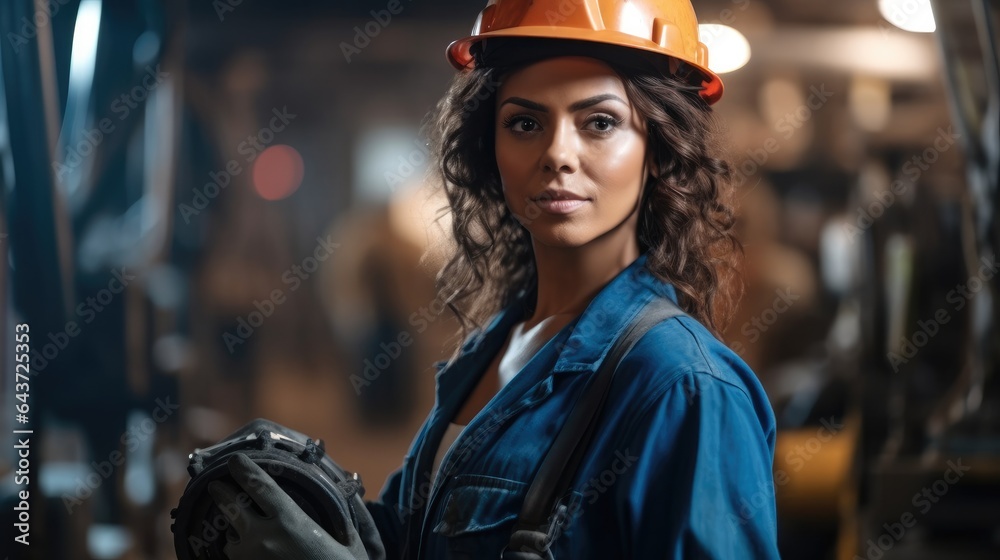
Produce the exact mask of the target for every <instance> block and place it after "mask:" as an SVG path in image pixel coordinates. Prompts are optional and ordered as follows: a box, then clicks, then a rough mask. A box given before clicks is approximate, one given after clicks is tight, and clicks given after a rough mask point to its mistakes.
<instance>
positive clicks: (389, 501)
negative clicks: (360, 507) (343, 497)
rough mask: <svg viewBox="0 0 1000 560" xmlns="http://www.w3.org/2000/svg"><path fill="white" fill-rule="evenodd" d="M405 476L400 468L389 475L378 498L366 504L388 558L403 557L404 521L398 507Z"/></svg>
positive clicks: (394, 559)
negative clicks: (400, 487) (400, 489)
mask: <svg viewBox="0 0 1000 560" xmlns="http://www.w3.org/2000/svg"><path fill="white" fill-rule="evenodd" d="M402 478H403V469H402V468H399V469H397V470H396V471H394V472H393V473H392V474H391V475H389V479H388V480H387V481H386V483H385V487H384V488H383V489H382V492H381V493H380V494H379V498H378V500H374V501H367V502H365V505H366V506H367V507H368V511H369V512H370V513H371V515H372V519H373V520H374V521H375V527H376V528H377V529H378V533H379V536H380V537H381V538H382V545H383V546H384V547H385V557H386V558H387V559H388V560H396V559H399V558H402V554H403V538H404V535H403V521H402V519H401V518H400V515H399V512H400V511H401V510H400V508H399V507H398V503H397V502H398V500H399V486H400V484H401V480H402Z"/></svg>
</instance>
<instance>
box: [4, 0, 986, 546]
mask: <svg viewBox="0 0 1000 560" xmlns="http://www.w3.org/2000/svg"><path fill="white" fill-rule="evenodd" d="M480 4H482V2H481V1H478V0H477V1H470V0H462V1H458V0H435V1H433V2H422V1H420V0H389V1H388V2H386V1H382V0H371V1H368V2H355V1H338V2H307V1H304V0H286V1H282V2H276V1H271V2H269V1H265V0H213V1H211V2H209V1H207V0H206V1H201V2H193V1H190V2H182V1H176V2H174V1H170V2H156V1H152V0H144V1H138V0H135V1H130V0H48V1H45V0H39V1H38V2H33V1H32V0H4V2H3V3H2V4H0V53H2V58H0V68H2V75H0V79H2V88H0V101H2V102H0V192H2V199H0V202H2V206H3V210H4V211H3V212H2V213H0V220H2V227H0V232H2V234H0V254H2V256H3V259H4V260H5V261H6V262H7V263H8V266H6V267H4V268H3V273H2V275H0V286H2V292H0V293H3V294H4V297H3V302H4V303H3V305H4V317H5V321H4V323H3V324H2V325H0V340H2V341H3V342H2V344H0V355H2V358H3V362H2V363H3V383H2V385H0V399H2V400H0V402H2V403H3V404H2V405H0V411H2V413H0V428H2V430H0V432H2V434H3V435H0V439H2V440H3V444H2V446H0V448H2V451H0V474H3V478H2V483H0V497H2V508H0V520H2V523H0V525H2V526H3V531H2V534H3V535H4V537H3V538H4V542H3V548H4V549H9V550H10V551H11V552H9V554H11V555H16V556H14V557H24V558H46V559H67V560H83V559H112V558H113V559H119V558H121V559H147V558H148V559H165V558H173V557H174V551H173V541H172V536H171V534H170V518H169V514H168V512H169V510H170V508H171V507H173V506H174V505H175V504H176V503H177V500H178V499H179V496H180V493H181V491H182V490H183V488H184V485H185V484H186V482H187V480H188V474H187V472H186V466H187V454H188V453H189V452H190V451H191V450H192V449H194V448H196V447H204V446H206V445H209V444H211V443H213V442H215V441H218V440H219V439H220V438H222V437H224V436H225V435H227V434H228V433H230V432H231V431H232V430H234V429H235V428H237V427H239V426H240V425H242V424H244V423H245V422H246V421H248V420H250V419H252V418H255V417H266V418H270V419H272V420H275V421H277V422H280V423H283V424H285V425H288V426H290V427H293V428H295V429H296V430H299V431H301V432H305V433H307V434H310V435H312V436H314V437H320V438H322V439H324V440H325V441H326V444H327V450H328V452H329V453H330V455H331V456H332V457H334V458H335V459H336V460H337V461H338V462H340V463H341V464H343V465H344V466H345V467H348V468H350V469H352V470H356V471H359V472H360V473H361V474H362V476H363V477H364V481H365V485H366V487H367V490H368V496H369V497H371V496H374V495H376V494H377V493H378V491H379V490H380V489H381V486H382V484H383V482H384V480H385V479H386V477H387V475H388V474H389V473H390V472H391V471H392V470H394V469H396V468H397V467H398V466H399V465H400V464H401V462H402V458H403V455H404V453H405V451H406V448H407V446H408V444H409V442H410V440H411V438H412V436H413V434H414V433H415V432H416V430H417V428H418V427H419V425H420V423H421V422H422V421H423V419H424V417H425V415H426V413H427V411H428V410H429V409H430V407H431V404H432V401H433V373H434V368H433V367H432V364H433V362H434V361H436V360H438V359H441V358H442V357H444V356H446V355H447V354H449V353H450V350H451V348H453V346H454V345H455V344H456V343H457V342H458V341H457V340H456V339H455V338H454V333H455V329H456V328H457V323H455V322H454V321H453V320H452V318H451V317H450V316H449V313H448V312H446V311H444V310H443V309H442V307H441V305H440V302H439V301H437V300H436V299H435V293H434V289H433V286H434V274H435V272H436V270H437V267H438V266H440V264H441V262H442V258H443V255H444V254H445V252H446V251H447V247H448V241H447V233H446V232H447V231H449V228H448V224H447V216H446V215H444V214H443V213H442V211H441V209H442V207H443V206H444V203H443V201H442V200H441V199H440V198H439V197H438V196H437V195H435V194H433V193H431V192H430V191H429V189H428V188H427V186H428V185H427V181H426V180H425V175H424V173H425V170H426V162H427V151H426V147H425V143H424V139H423V136H422V130H421V124H422V119H423V118H424V116H425V115H426V114H427V112H428V111H429V110H430V109H431V108H432V107H433V105H434V103H435V102H436V100H437V99H438V98H439V97H440V96H441V95H442V94H443V92H444V91H445V88H446V86H447V84H448V82H449V80H450V79H451V77H452V75H453V70H452V69H451V67H450V66H449V65H448V63H447V62H446V61H445V58H444V48H445V46H446V45H447V44H448V42H449V41H451V40H452V39H455V38H458V37H461V36H464V35H466V34H467V33H468V31H469V29H470V28H471V24H472V22H473V21H474V20H475V17H476V15H477V14H478V12H479V10H480V9H482V5H480ZM694 4H695V9H696V11H697V12H698V16H699V20H700V21H701V22H702V23H703V24H715V26H706V27H704V28H703V29H702V33H703V40H706V42H710V48H713V49H714V50H712V51H711V52H712V55H713V66H714V67H716V68H719V70H720V71H721V70H728V72H727V73H726V74H725V75H724V76H723V79H724V80H725V83H726V95H725V97H724V98H723V100H722V101H721V102H720V103H719V104H718V105H716V106H715V107H716V109H717V114H718V117H719V119H720V122H721V123H722V126H723V127H724V128H725V129H726V130H727V134H726V137H727V140H728V142H729V146H728V149H729V156H730V158H731V160H732V162H733V164H734V165H735V166H736V169H737V170H738V176H739V183H740V185H739V189H740V198H741V201H742V204H741V215H740V231H741V236H742V238H743V240H744V242H745V244H746V252H747V257H748V259H747V263H748V268H747V273H748V281H749V290H748V293H747V296H746V298H745V299H744V302H743V305H742V308H741V310H740V313H739V316H738V317H737V318H736V320H735V321H734V322H733V324H732V326H731V327H730V329H729V331H728V332H727V334H726V338H727V340H726V341H727V343H729V345H730V346H731V347H732V348H734V349H735V350H736V351H737V352H738V353H740V354H741V355H742V356H743V357H744V358H745V359H746V360H747V362H748V363H749V364H750V365H751V366H752V367H753V369H754V370H755V371H756V372H757V374H758V376H759V377H760V379H761V380H762V382H763V383H764V385H765V387H766V389H767V391H768V394H769V395H770V397H771V401H772V404H773V406H774V409H775V414H776V416H777V418H778V422H779V426H780V433H779V436H778V446H777V451H776V454H775V488H776V491H777V496H778V506H779V517H780V527H779V537H780V541H781V547H782V554H783V557H784V558H788V559H797V558H802V559H831V560H834V559H835V560H849V559H851V560H853V559H855V558H866V559H871V560H877V559H880V558H883V559H887V560H891V559H898V558H905V559H922V558H947V559H978V558H997V557H1000V556H998V551H1000V414H998V413H1000V407H998V402H997V401H998V398H1000V378H998V371H997V368H998V367H1000V361H998V357H1000V356H998V355H997V352H996V351H997V349H998V348H1000V344H998V341H997V332H998V319H1000V301H998V300H997V297H996V293H997V280H996V268H997V266H998V265H997V262H996V254H995V252H996V246H997V244H1000V224H998V222H997V216H996V211H997V209H998V202H1000V198H998V197H1000V193H998V169H1000V67H998V49H997V35H996V31H997V28H998V26H1000V2H998V1H997V0H937V1H934V2H929V1H927V0H898V1H897V0H840V1H838V2H803V1H800V0H695V2H694ZM741 49H745V50H741ZM722 53H726V56H723V54H722ZM723 66H726V68H724V67H723ZM20 323H27V324H29V325H30V332H31V354H30V357H31V359H30V369H31V374H30V376H31V378H30V397H28V398H29V399H30V400H29V401H28V402H29V405H30V406H29V407H28V408H29V410H30V420H29V422H28V423H26V424H19V423H18V421H17V420H16V413H17V412H18V410H19V409H18V405H19V404H24V403H23V399H22V400H19V397H18V395H19V394H21V390H20V389H15V387H16V385H15V382H16V379H15V376H16V373H15V357H14V356H15V354H16V353H17V352H16V351H15V334H16V333H15V330H16V325H17V324H20ZM25 428H30V429H33V431H34V433H33V436H32V448H31V458H32V460H31V471H30V483H29V484H30V493H31V496H32V509H31V518H32V523H31V543H32V544H31V546H30V548H24V547H20V548H12V547H17V546H18V545H15V544H12V541H13V538H14V536H15V535H16V534H15V533H14V532H12V526H13V523H15V522H16V521H15V520H14V519H13V518H14V515H15V513H16V512H15V510H14V507H15V506H16V504H17V503H18V499H17V495H16V491H17V490H20V489H22V488H23V487H21V486H20V485H18V484H15V474H14V473H15V471H17V470H18V455H17V452H16V449H15V445H16V443H17V442H16V441H15V439H14V436H13V430H17V429H25ZM755 507H757V506H755V505H754V504H753V503H747V504H746V510H747V515H752V513H753V509H754V508H755ZM733 522H734V521H733V520H720V521H719V523H720V526H719V530H720V531H726V530H731V527H729V525H728V524H730V523H733Z"/></svg>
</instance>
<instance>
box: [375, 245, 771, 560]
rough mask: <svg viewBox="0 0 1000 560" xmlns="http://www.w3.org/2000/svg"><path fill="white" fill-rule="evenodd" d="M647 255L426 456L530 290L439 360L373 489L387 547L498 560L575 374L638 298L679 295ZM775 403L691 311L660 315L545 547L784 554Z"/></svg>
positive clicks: (583, 552) (391, 552)
mask: <svg viewBox="0 0 1000 560" xmlns="http://www.w3.org/2000/svg"><path fill="white" fill-rule="evenodd" d="M645 261H646V255H645V254H643V255H641V256H640V257H639V258H638V259H637V260H636V261H635V262H633V263H632V264H631V265H629V266H628V267H627V268H626V269H625V270H623V271H622V272H621V273H620V274H619V275H618V276H616V277H615V278H614V279H613V280H612V281H611V282H609V283H608V284H607V285H606V286H605V287H604V288H603V289H602V290H601V291H600V293H598V295H597V296H596V297H595V298H594V299H593V300H592V301H591V303H590V305H589V306H588V307H587V309H586V310H585V311H584V312H583V313H582V314H581V315H580V316H578V317H577V318H576V319H574V320H573V321H572V322H570V323H569V324H568V325H566V326H565V327H564V328H563V329H562V330H561V331H560V332H559V333H557V334H556V335H555V336H554V337H553V338H552V339H550V340H549V341H548V342H547V343H546V344H545V346H543V347H542V349H541V350H539V351H538V352H537V353H536V354H535V356H534V357H533V358H532V359H531V361H530V362H528V364H527V365H525V367H524V369H522V370H521V371H520V372H519V373H518V374H517V375H516V376H515V377H514V379H513V380H511V381H510V382H509V383H508V384H507V385H506V386H505V387H503V389H501V390H500V392H499V393H497V395H496V396H495V397H494V398H493V400H491V401H490V402H489V404H488V405H487V406H486V407H485V408H484V409H483V410H482V411H481V412H480V413H479V414H478V415H477V416H476V417H475V418H474V419H473V420H472V421H471V422H470V424H469V426H468V427H467V428H466V429H465V430H464V432H463V433H462V434H461V436H460V437H459V438H458V440H456V441H455V443H454V445H453V446H452V448H451V450H450V451H449V452H448V454H447V455H446V456H445V457H444V459H443V460H442V463H441V471H440V472H439V476H438V477H437V480H436V481H435V482H434V484H433V485H431V483H430V481H431V476H430V469H431V463H432V461H433V459H434V455H435V453H436V451H437V448H438V445H439V442H440V440H441V437H442V435H443V434H444V432H445V429H446V428H447V426H448V423H449V422H450V421H451V420H452V419H453V418H454V416H455V414H456V413H457V412H458V410H459V409H460V408H461V407H462V404H463V403H464V399H465V397H466V396H467V395H468V394H469V393H470V392H471V391H472V389H473V388H474V387H475V385H476V384H477V382H478V380H479V378H480V377H481V376H482V374H483V373H484V372H485V370H486V367H487V366H488V365H489V363H490V361H491V360H492V359H493V357H494V356H495V355H496V353H497V352H499V350H500V348H501V346H502V345H503V343H504V341H505V340H506V338H507V335H508V333H509V332H510V329H511V328H512V327H513V326H514V324H516V323H517V322H519V321H521V320H523V319H524V318H526V310H527V308H526V304H527V301H526V300H527V299H528V297H527V295H526V294H524V293H522V294H521V297H520V298H518V299H517V300H516V301H515V302H514V303H512V304H511V305H509V306H507V307H506V308H505V309H503V310H502V311H501V312H500V313H498V314H497V315H496V316H494V317H493V318H492V319H491V320H490V321H489V322H488V324H487V326H486V327H485V328H484V329H483V330H481V331H478V332H477V333H474V334H473V335H471V336H470V337H469V339H468V340H466V341H465V343H464V344H463V347H462V350H461V354H460V355H459V357H457V358H456V359H455V360H454V361H453V362H452V363H451V364H450V365H447V366H445V364H444V363H443V362H439V363H438V364H437V366H438V367H439V368H440V371H439V372H438V373H437V377H436V379H437V400H436V403H435V405H434V408H433V410H432V411H431V413H430V416H429V417H428V419H427V420H426V421H425V423H424V425H423V427H422V428H421V429H420V431H419V433H418V434H417V436H416V438H415V439H414V440H413V444H412V446H411V448H410V451H409V453H408V454H407V455H406V457H405V458H404V462H403V466H402V468H400V469H399V470H397V471H396V472H395V473H393V474H392V475H391V477H390V478H389V480H388V481H387V483H386V485H385V488H384V489H383V491H382V493H381V495H380V499H379V501H378V502H369V503H368V507H369V509H370V510H371V512H372V514H373V517H374V518H375V522H376V524H377V526H378V529H379V532H380V534H381V536H382V539H383V541H384V543H385V547H386V552H387V554H388V557H389V558H390V559H398V558H406V559H417V558H419V559H428V560H431V559H433V560H439V559H440V560H444V559H465V558H468V559H475V560H484V559H485V560H494V559H497V558H499V557H500V552H501V550H502V549H503V547H504V546H505V545H506V544H507V541H508V538H509V536H510V532H511V528H512V526H513V523H514V520H515V519H516V517H517V513H518V511H519V510H520V507H521V502H522V501H523V499H524V495H525V492H526V490H527V488H528V486H529V485H530V483H531V480H532V477H533V475H534V474H535V472H536V471H537V469H538V467H539V465H540V463H541V461H542V459H543V457H544V455H545V452H546V451H547V450H548V448H549V446H550V445H551V443H552V441H553V439H554V437H555V436H556V434H557V432H558V430H559V428H560V427H561V426H562V424H563V422H564V420H565V419H566V416H567V414H568V413H569V411H570V409H571V408H572V405H573V403H574V402H575V399H576V397H577V395H578V394H579V390H580V389H581V387H582V384H583V383H584V382H585V381H587V379H588V378H589V377H590V376H591V375H593V374H594V373H595V371H596V368H597V363H598V361H599V358H601V357H602V356H603V355H604V354H605V353H607V352H608V351H609V349H610V348H611V346H612V344H613V342H614V341H615V338H616V337H617V336H618V335H619V334H621V332H622V331H623V330H624V329H625V327H626V326H627V325H628V323H629V321H630V320H631V319H632V318H633V317H634V316H635V315H636V314H637V313H638V311H639V310H640V309H641V308H642V307H643V305H644V304H645V303H647V302H648V301H650V300H651V298H654V297H669V298H670V299H671V300H673V301H675V302H676V299H677V298H676V294H675V291H674V288H673V286H671V285H669V284H666V283H663V282H661V281H660V280H658V279H657V278H656V277H655V276H653V275H652V274H651V273H650V272H649V270H648V269H646V268H645V266H644V264H645ZM774 441H775V423H774V414H773V412H772V410H771V406H770V404H769V403H768V400H767V397H766V395H765V394H764V390H763V388H762V387H761V385H760V383H759V382H758V380H757V378H756V376H755V375H754V373H753V372H752V371H751V370H750V368H749V367H748V366H747V365H746V364H745V363H744V362H743V361H742V360H741V359H740V358H739V357H738V356H737V355H736V354H735V353H733V352H732V351H731V350H730V349H729V348H727V347H726V346H725V345H724V344H722V343H721V342H719V341H718V340H717V339H716V338H715V337H713V336H712V335H711V333H709V331H708V330H706V329H705V327H703V326H702V325H701V324H700V323H699V322H698V321H696V320H694V319H692V318H690V317H687V316H681V317H675V318H671V319H668V320H666V321H664V322H662V323H660V324H658V325H656V326H654V327H653V328H652V329H651V330H650V331H649V332H648V333H646V335H645V336H644V337H643V338H642V339H641V340H640V341H639V342H638V343H637V344H636V345H635V347H634V348H633V349H632V351H631V352H629V354H628V355H627V356H626V357H625V358H624V359H623V361H622V364H621V367H620V368H619V369H618V373H617V374H616V378H615V382H614V386H613V387H612V389H611V392H610V394H609V396H608V399H607V404H606V409H605V411H604V415H603V421H602V423H601V425H600V426H599V427H598V429H597V431H596V433H595V435H594V440H593V443H592V445H591V447H590V449H589V452H588V455H587V456H586V457H585V458H584V459H583V461H582V463H581V465H580V471H579V472H578V473H577V476H576V479H575V483H574V485H573V488H574V495H573V498H574V501H573V503H574V504H575V506H576V507H575V509H574V514H573V515H572V516H571V522H570V524H569V526H568V528H567V529H566V530H565V531H564V532H563V533H562V534H561V535H560V536H559V538H558V539H557V540H556V542H555V544H554V546H553V548H552V550H553V553H554V555H555V558H556V560H569V559H572V560H580V559H586V558H599V559H614V558H629V559H631V558H635V559H652V558H671V559H674V558H676V559H680V558H718V559H730V558H733V559H748V558H778V551H777V534H776V533H777V531H776V516H775V504H774V485H773V482H772V481H773V478H772V474H771V468H772V459H773V456H774Z"/></svg>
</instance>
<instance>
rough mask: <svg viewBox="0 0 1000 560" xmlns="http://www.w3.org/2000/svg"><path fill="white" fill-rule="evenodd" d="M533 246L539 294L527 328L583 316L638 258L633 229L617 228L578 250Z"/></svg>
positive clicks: (527, 322) (536, 243)
mask: <svg viewBox="0 0 1000 560" xmlns="http://www.w3.org/2000/svg"><path fill="white" fill-rule="evenodd" d="M630 229H631V231H629V230H630ZM619 230H625V231H619ZM532 246H533V248H534V252H535V267H536V270H537V271H538V292H537V294H536V295H537V300H536V303H535V308H534V312H533V313H532V314H531V317H530V318H529V319H528V320H527V321H526V322H525V323H526V326H528V327H530V326H532V325H537V324H538V323H540V322H542V321H544V320H545V319H547V318H549V317H553V316H558V315H568V316H576V315H579V314H580V313H583V310H584V309H586V307H587V305H588V304H589V303H590V301H591V300H592V299H593V298H594V296H596V295H597V293H598V292H600V291H601V289H602V288H604V286H606V285H607V284H608V282H610V281H611V280H612V279H613V278H614V277H615V276H617V275H618V274H619V273H621V271H622V270H625V268H626V267H628V265H630V264H631V263H632V262H634V261H635V259H637V258H639V243H638V241H637V240H636V237H635V230H634V229H633V228H616V229H615V230H612V231H610V232H608V233H607V234H605V235H603V236H601V237H598V238H597V239H594V240H593V241H591V242H589V243H587V244H586V245H582V246H579V247H552V246H547V245H542V244H540V243H538V242H537V241H534V240H533V241H532Z"/></svg>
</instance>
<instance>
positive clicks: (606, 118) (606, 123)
mask: <svg viewBox="0 0 1000 560" xmlns="http://www.w3.org/2000/svg"><path fill="white" fill-rule="evenodd" d="M587 124H589V125H591V126H592V127H593V130H594V131H596V132H601V133H609V132H611V131H613V130H614V129H615V127H617V126H618V125H619V124H621V120H620V119H616V118H614V117H612V116H610V115H601V116H598V117H595V118H593V119H591V120H590V122H589V123H587Z"/></svg>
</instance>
